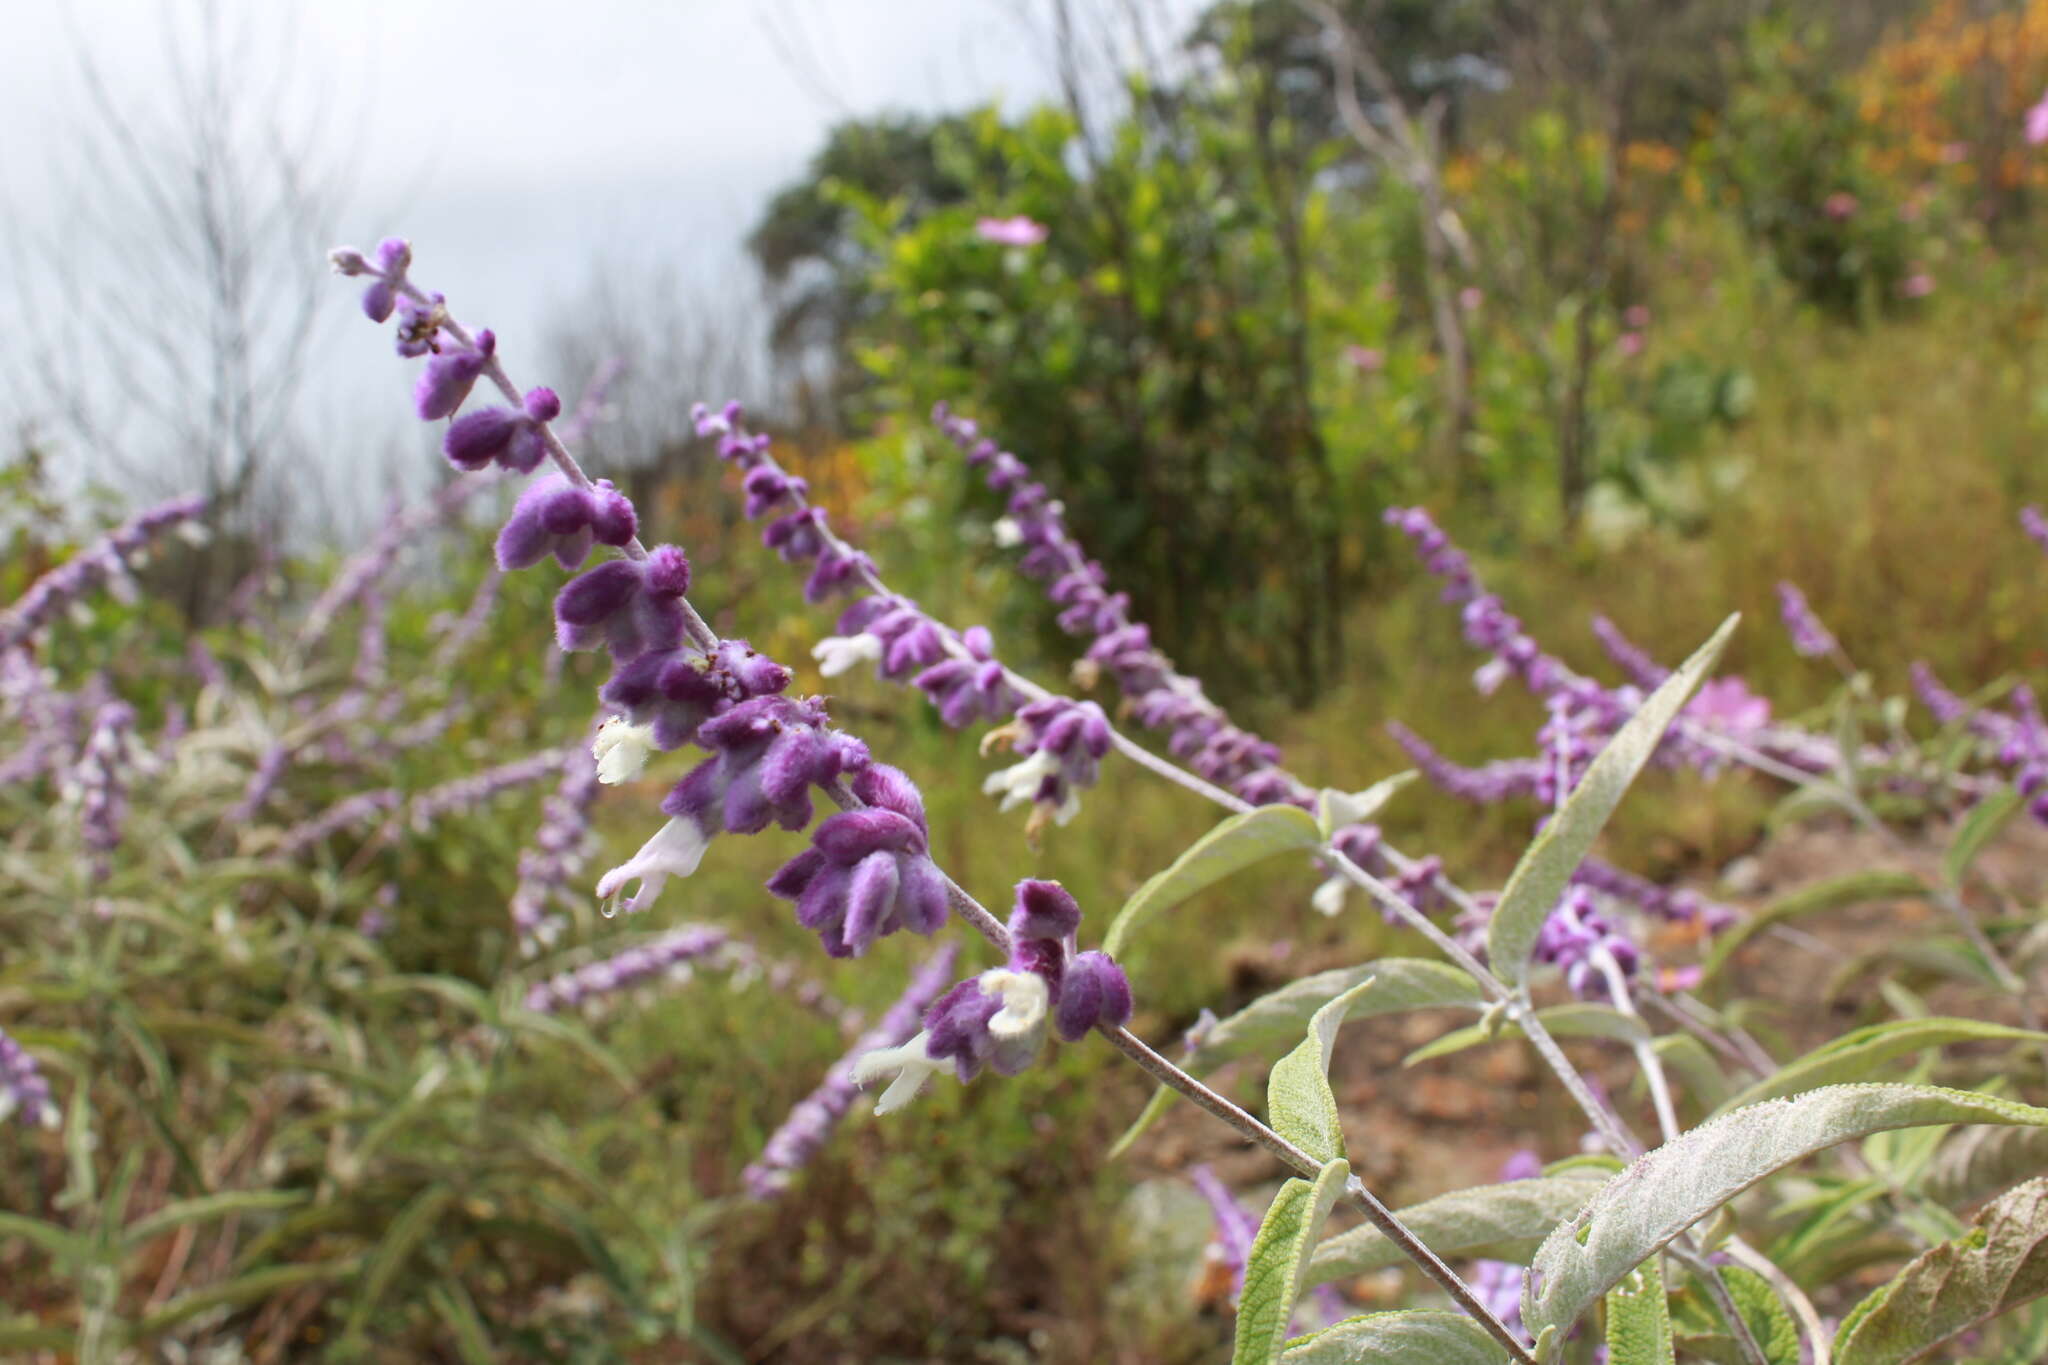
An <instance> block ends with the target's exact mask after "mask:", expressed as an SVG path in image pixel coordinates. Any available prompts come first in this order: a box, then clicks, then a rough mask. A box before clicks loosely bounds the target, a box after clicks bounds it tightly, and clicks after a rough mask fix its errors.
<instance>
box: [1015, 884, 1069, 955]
mask: <svg viewBox="0 0 2048 1365" xmlns="http://www.w3.org/2000/svg"><path fill="white" fill-rule="evenodd" d="M1080 928H1081V906H1080V903H1079V902H1078V901H1076V900H1075V899H1074V897H1073V894H1072V893H1071V892H1069V891H1068V890H1067V889H1066V888H1065V887H1064V886H1061V885H1060V884H1059V883H1058V882H1047V881H1037V880H1026V881H1021V882H1018V883H1017V893H1016V898H1015V900H1014V901H1013V902H1012V906H1011V910H1010V936H1011V937H1012V938H1014V939H1034V938H1044V939H1052V940H1055V941H1060V940H1065V939H1069V938H1072V937H1073V936H1074V935H1075V934H1076V933H1078V932H1079V931H1080Z"/></svg>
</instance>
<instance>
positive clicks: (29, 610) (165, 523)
mask: <svg viewBox="0 0 2048 1365" xmlns="http://www.w3.org/2000/svg"><path fill="white" fill-rule="evenodd" d="M205 511H206V499H204V498H199V497H185V498H173V499H171V500H170V501H169V502H164V503H159V504H157V505H156V506H155V507H150V508H145V509H144V510H143V511H141V512H138V513H136V514H135V515H134V516H132V517H130V518H129V519H128V520H127V521H124V522H122V523H121V524H120V525H119V526H116V527H115V528H114V529H113V530H111V531H109V532H107V533H106V534H105V535H103V536H101V537H100V538H99V539H98V540H95V541H94V542H93V543H92V544H90V545H88V546H86V547H85V548H84V549H83V550H80V551H79V552H78V553H77V554H75V555H73V556H72V557H71V558H69V559H67V560H65V561H64V562H63V563H62V564H59V565H58V566H57V567H56V568H54V569H52V570H50V571H49V572H48V573H46V574H44V575H43V576H42V577H41V578H38V579H37V580H36V581H35V582H33V583H31V584H29V586H28V591H27V592H25V593H23V594H22V595H21V596H20V597H19V598H18V599H16V601H15V602H14V604H13V605H12V606H10V607H8V608H7V609H6V610H5V611H0V654H4V653H7V652H9V651H11V650H13V649H14V648H15V647H16V646H18V645H21V644H25V643H26V642H27V641H28V639H29V637H30V636H32V635H34V634H35V633H36V632H37V631H39V630H41V629H42V628H43V627H44V626H46V625H48V624H49V623H50V622H52V621H54V620H55V619H56V618H57V613H58V612H60V611H63V610H64V609H65V608H66V607H70V606H73V605H82V604H83V602H84V600H85V598H86V597H87V596H88V595H89V594H91V593H93V592H96V591H98V590H99V589H100V588H101V587H103V586H104V587H109V588H111V589H112V590H113V591H114V592H115V593H117V594H121V593H124V592H126V591H132V588H131V585H132V582H133V575H132V570H133V569H134V567H135V566H137V565H139V564H140V563H142V561H143V560H144V558H145V557H146V556H147V554H148V552H149V548H150V546H151V545H153V544H155V543H156V541H157V539H158V538H159V537H161V536H163V535H164V534H166V533H167V532H169V531H171V530H173V529H175V528H179V527H185V528H187V529H188V530H190V531H191V532H193V533H195V534H196V533H197V530H198V528H197V527H196V526H194V525H193V523H194V522H195V521H196V519H197V518H198V517H199V516H200V515H201V514H203V513H204V512H205Z"/></svg>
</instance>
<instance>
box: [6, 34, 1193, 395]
mask: <svg viewBox="0 0 2048 1365" xmlns="http://www.w3.org/2000/svg"><path fill="white" fill-rule="evenodd" d="M1154 2H1155V3H1157V4H1158V5H1159V6H1160V8H1161V9H1162V10H1163V11H1164V12H1165V14H1166V15H1167V16H1168V18H1169V19H1171V18H1173V17H1174V16H1180V15H1185V14H1186V13H1188V12H1190V11H1191V10H1192V8H1193V4H1192V3H1191V0H1154ZM202 3H203V0H67V3H64V4H58V5H33V6H31V5H19V6H14V7H12V9H13V12H12V13H10V15H9V18H8V23H7V30H8V43H9V47H10V49H11V51H10V54H9V56H10V60H9V62H8V71H9V79H8V80H7V81H6V82H0V193H4V203H5V209H6V214H7V220H8V224H9V227H10V229H11V231H12V233H13V234H14V236H15V238H16V240H20V239H22V238H23V237H27V236H33V237H36V238H39V239H42V240H45V241H50V240H54V241H55V242H57V243H58V244H59V249H65V248H64V246H63V244H64V243H66V242H67V240H68V236H67V234H69V231H70V227H71V224H70V222H69V221H68V219H67V215H70V214H72V213H73V212H74V211H75V210H74V207H73V200H71V199H67V197H66V193H65V191H64V189H63V188H62V187H63V184H64V180H65V176H66V173H67V171H70V170H74V169H75V166H74V165H73V161H74V160H75V158H73V157H72V151H71V149H72V146H73V138H72V134H71V130H72V129H74V128H75V127H76V126H77V125H78V123H79V121H80V120H83V119H86V118H88V117H89V113H88V101H87V100H86V99H85V97H84V91H83V85H82V82H81V80H80V76H79V70H80V65H79V63H80V53H81V52H85V53H89V54H90V60H91V61H92V62H93V63H94V64H95V65H96V66H97V67H98V68H99V69H100V70H101V71H102V72H103V73H104V74H105V76H106V78H107V82H108V85H109V87H110V88H111V89H112V90H113V91H114V92H115V93H116V95H117V97H118V98H119V100H120V101H121V102H122V103H123V104H124V105H125V106H126V107H127V108H128V109H130V110H131V111H133V112H134V113H136V114H137V115H139V116H140V117H141V118H142V119H143V120H144V121H145V122H147V121H150V120H154V119H158V118H165V119H168V118H172V117H175V112H174V101H173V99H172V96H171V87H170V82H169V79H168V75H167V72H168V58H167V55H166V53H167V44H168V43H169V42H170V41H172V40H173V39H174V36H175V34H177V33H179V32H187V31H189V30H190V29H191V27H192V24H193V22H194V20H195V15H196V14H197V13H198V12H199V10H200V7H201V5H202ZM215 3H216V7H217V9H218V11H219V13H220V19H221V22H222V24H223V26H224V27H226V28H228V29H230V30H237V31H240V30H249V31H252V32H254V33H256V34H257V37H258V42H259V46H258V47H257V49H256V50H254V51H252V53H251V55H250V57H249V66H250V68H251V80H252V82H257V81H263V80H264V79H265V78H266V77H267V75H268V74H269V73H270V72H272V71H273V70H274V69H276V68H277V67H278V66H279V58H278V57H277V56H276V55H275V53H274V51H273V50H272V49H271V48H270V47H267V46H262V45H261V44H265V43H268V41H269V39H270V38H271V37H272V36H273V35H275V34H276V33H278V32H279V31H280V24H279V16H280V15H285V14H291V15H294V16H295V18H296V24H297V33H296V40H297V53H296V56H295V57H294V58H292V66H291V70H292V72H293V78H292V80H291V83H290V84H289V86H288V87H287V88H286V90H285V92H284V93H283V94H282V95H281V96H279V97H277V98H276V99H275V100H274V101H273V102H272V109H271V112H272V114H273V116H274V118H275V119H276V121H277V122H278V123H279V125H280V126H283V127H287V128H301V127H304V126H306V124H307V122H308V121H309V120H310V119H312V118H315V117H325V118H326V119H327V121H328V124H329V128H328V135H327V138H326V141H325V146H326V147H327V149H328V154H329V156H330V157H331V159H332V161H333V162H334V164H335V165H336V166H337V168H340V167H345V168H347V169H348V170H350V171H351V173H352V176H353V188H352V189H351V191H350V193H349V195H348V197H347V200H346V212H345V213H344V214H343V217H342V220H341V222H340V224H339V231H338V233H337V234H336V235H337V236H338V238H340V239H341V240H346V241H350V242H356V243H359V244H361V245H363V246H365V247H368V246H369V245H371V244H372V243H373V242H374V241H375V240H376V239H377V238H378V237H380V236H383V235H385V234H387V233H392V232H402V233H403V234H405V235H407V236H409V237H410V238H412V240H413V242H414V247H415V251H416V261H417V270H418V273H419V274H420V276H421V277H422V278H423V279H428V280H431V282H432V283H433V284H434V285H435V286H436V287H438V288H441V289H444V290H445V291H446V292H447V293H448V295H449V297H450V300H451V303H454V304H455V305H456V306H457V311H458V313H459V314H461V315H462V316H465V317H470V318H473V319H478V320H482V321H484V322H487V323H489V324H490V325H492V326H494V327H495V328H497V330H498V332H499V335H500V337H501V340H502V341H503V343H504V344H505V345H506V346H507V347H508V348H510V350H511V351H517V352H520V353H523V354H527V355H531V354H532V353H533V350H534V349H535V348H537V347H538V346H539V345H540V342H541V338H540V336H539V332H540V329H541V327H542V325H543V323H544V322H545V321H546V320H547V319H548V318H550V317H553V316H559V314H560V311H561V309H562V308H563V306H564V304H565V301H567V300H569V299H571V298H574V297H575V296H576V295H577V294H578V293H579V292H580V291H581V289H582V287H583V285H584V283H585V282H586V281H587V280H588V279H589V277H590V274H591V271H592V269H593V266H594V265H595V264H597V263H600V262H603V263H607V264H608V265H609V266H611V267H612V268H613V269H614V271H617V270H620V269H623V270H625V271H627V272H629V273H630V272H634V271H642V270H651V268H654V267H666V268H668V269H670V270H672V271H673V272H675V273H677V274H678V275H679V276H681V277H682V278H683V279H685V280H688V281H695V282H701V283H703V284H704V285H705V286H706V287H709V288H711V289H715V290H717V291H718V292H719V293H720V294H721V295H727V294H730V295H732V296H733V298H732V300H731V302H732V303H734V304H738V303H739V302H741V301H742V300H750V299H752V298H753V296H754V295H753V290H754V285H753V281H752V276H751V274H750V273H748V272H747V271H745V269H744V266H743V258H742V254H741V251H740V245H739V244H740V240H741V238H742V237H743V235H744V234H745V231H746V229H747V228H748V226H749V225H750V224H751V223H752V222H753V220H754V218H755V217H756V215H757V214H758V212H759V210H760V208H761V206H762V204H763V203H764V202H765V200H766V198H767V196H768V195H769V194H770V193H772V192H773V190H775V189H776V188H778V187H779V186H781V185H783V184H785V183H787V182H789V181H790V180H792V179H793V178H795V177H797V176H799V175H800V174H801V173H802V170H803V168H804V165H805V163H806V161H807V160H808V158H809V157H810V156H811V154H812V153H813V152H814V151H815V150H816V149H817V147H818V145H819V144H820V142H821V140H822V137H823V134H824V131H825V129H826V128H827V127H828V126H829V125H830V124H831V123H832V122H833V121H835V120H836V119H838V118H841V117H845V116H847V115H850V114H872V113H876V112H879V111H882V110H888V109H899V110H916V111H937V110H945V109H956V108H961V107H964V106H967V105H971V104H975V103H979V102H983V101H987V100H998V101H1000V102H1002V103H1003V104H1005V105H1007V106H1011V107H1015V106H1018V105H1022V104H1027V103H1030V102H1032V101H1034V100H1037V99H1040V98H1043V97H1046V96H1047V95H1049V94H1050V93H1051V92H1052V89H1053V85H1054V80H1053V69H1052V63H1051V59H1050V52H1049V50H1048V44H1047V41H1046V36H1045V35H1046V32H1047V29H1048V26H1049V20H1048V17H1047V10H1046V8H1045V5H1044V4H1043V3H1032V2H1029V0H574V3H554V2H552V0H350V3H347V4H332V3H319V4H314V3H305V4H297V5H295V6H294V7H293V8H292V9H290V10H287V9H286V5H287V4H288V3H290V0H215ZM1104 3H1107V0H1104ZM1079 8H1080V9H1081V10H1083V11H1084V12H1085V11H1087V10H1089V9H1090V8H1091V6H1090V5H1089V4H1087V3H1082V4H1081V5H1080V6H1079ZM264 88H266V89H267V88H268V86H267V84H266V85H265V86H264ZM266 98H268V97H266ZM327 245H331V243H325V242H323V243H314V244H310V246H311V249H312V250H313V251H315V252H316V253H317V252H319V251H321V250H323V249H324V248H325V246H327ZM80 260H81V262H82V268H83V269H85V270H86V271H88V272H90V271H91V270H93V269H94V268H95V266H94V264H93V262H92V261H91V260H90V259H88V258H86V257H84V256H81V257H80ZM16 261H17V265H18V266H19V262H20V258H19V257H17V258H16ZM352 304H353V291H351V290H348V289H345V288H343V287H341V286H339V285H337V286H336V288H335V289H334V291H333V300H332V304H331V306H330V307H329V309H328V312H327V315H326V316H325V318H324V319H323V331H322V333H321V341H320V343H319V345H320V347H321V352H320V354H321V361H322V363H323V365H327V364H332V365H334V366H336V367H337V368H336V369H335V371H334V373H333V374H332V375H330V376H325V378H326V379H327V380H328V387H329V388H330V389H340V390H343V391H346V390H349V389H352V388H354V387H355V386H356V385H357V384H358V383H360V382H370V381H372V380H373V379H375V378H376V377H377V376H378V375H380V374H381V376H382V378H383V379H384V380H387V381H389V382H391V383H392V384H394V385H402V381H400V380H399V378H398V376H396V375H394V374H391V373H390V366H389V363H388V358H389V343H388V341H387V340H385V339H384V338H382V337H380V336H378V335H377V334H376V333H374V332H373V331H372V330H371V329H370V328H368V327H365V326H357V327H355V328H353V329H349V328H346V327H345V326H344V325H343V320H344V319H345V318H346V317H347V316H348V315H349V314H350V312H351V311H352ZM17 335H18V334H17ZM508 354H509V352H508ZM380 362H381V363H382V364H383V368H382V370H381V371H378V370H372V369H371V368H370V366H371V365H372V364H374V363H380ZM533 369H534V366H533V364H532V363H527V364H523V365H516V366H515V374H521V375H530V374H532V372H533ZM8 372H9V373H10V374H12V375H14V376H16V379H17V382H16V384H15V386H14V387H15V388H16V391H15V392H12V393H8V394H4V395H0V397H4V398H5V399H6V400H7V401H6V403H5V411H6V412H8V413H9V414H10V415H13V416H14V417H16V418H19V417H20V416H21V415H24V414H26V413H27V412H29V411H31V410H32V407H33V403H32V397H33V396H32V395H31V396H29V398H28V399H25V398H24V395H23V394H22V393H20V392H19V391H18V390H19V384H18V378H19V376H20V374H21V371H20V369H18V368H16V367H15V366H13V365H11V364H10V366H9V370H8Z"/></svg>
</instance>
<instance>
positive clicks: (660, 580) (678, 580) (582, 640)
mask: <svg viewBox="0 0 2048 1365" xmlns="http://www.w3.org/2000/svg"><path fill="white" fill-rule="evenodd" d="M689 588H690V561H689V559H688V558H687V557H686V556H685V555H684V554H683V552H682V551H681V550H679V549H677V548H676V547H675V546H673V545H657V546H656V547H655V548H654V549H653V550H651V551H649V552H648V555H647V558H645V559H613V560H608V561H606V562H605V563H603V564H600V565H598V566H597V567H596V568H594V569H586V570H584V571H583V572H582V573H580V574H578V575H577V576H576V577H574V578H572V579H570V580H569V581H568V583H566V584H564V585H563V587H562V590H561V592H560V593H558V594H556V596H555V640H556V643H558V644H559V645H561V647H562V648H563V649H565V650H569V651H572V652H573V651H575V650H579V649H596V648H598V647H599V646H603V647H604V648H606V649H608V650H610V651H611V655H612V657H613V658H614V659H632V658H635V657H637V656H638V655H641V654H644V653H646V652H647V651H649V650H654V649H673V648H674V647H675V646H676V645H678V644H680V643H681V642H682V637H683V605H682V603H683V594H684V593H686V592H688V591H689Z"/></svg>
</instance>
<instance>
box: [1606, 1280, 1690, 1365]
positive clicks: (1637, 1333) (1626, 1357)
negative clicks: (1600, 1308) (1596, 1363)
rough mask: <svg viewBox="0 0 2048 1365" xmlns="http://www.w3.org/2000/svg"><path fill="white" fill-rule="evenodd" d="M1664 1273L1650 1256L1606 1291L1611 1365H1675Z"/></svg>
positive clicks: (1608, 1354)
mask: <svg viewBox="0 0 2048 1365" xmlns="http://www.w3.org/2000/svg"><path fill="white" fill-rule="evenodd" d="M1676 1359H1677V1353H1676V1350H1675V1348H1674V1347H1673V1346H1672V1344H1671V1306H1670V1305H1669V1304H1668V1303H1666V1302H1665V1301H1664V1272H1663V1271H1662V1270H1661V1269H1659V1267H1658V1265H1657V1258H1656V1257H1655V1256H1652V1257H1650V1259H1648V1260H1647V1261H1644V1262H1643V1263H1642V1264H1641V1265H1639V1266H1637V1267H1636V1268H1635V1269H1634V1270H1631V1271H1630V1272H1629V1273H1628V1274H1626V1275H1624V1276H1623V1277H1622V1280H1621V1283H1620V1284H1618V1285H1616V1286H1614V1288H1612V1289H1610V1290H1608V1291H1607V1360H1608V1365H1674V1362H1675V1361H1676Z"/></svg>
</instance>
